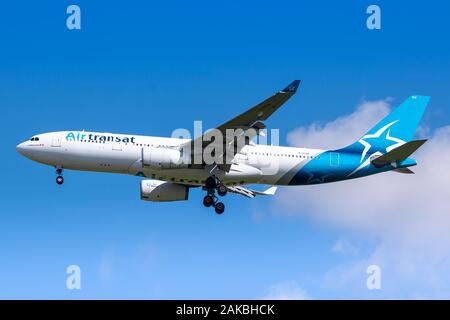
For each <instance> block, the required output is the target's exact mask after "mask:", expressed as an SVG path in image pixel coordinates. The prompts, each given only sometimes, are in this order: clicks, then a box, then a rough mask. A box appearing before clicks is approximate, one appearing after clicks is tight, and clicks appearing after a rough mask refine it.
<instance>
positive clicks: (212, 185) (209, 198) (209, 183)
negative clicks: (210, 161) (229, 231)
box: [203, 176, 228, 214]
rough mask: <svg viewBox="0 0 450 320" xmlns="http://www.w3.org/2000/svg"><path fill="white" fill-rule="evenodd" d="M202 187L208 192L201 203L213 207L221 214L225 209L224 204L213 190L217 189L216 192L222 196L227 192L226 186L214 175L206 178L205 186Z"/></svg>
mask: <svg viewBox="0 0 450 320" xmlns="http://www.w3.org/2000/svg"><path fill="white" fill-rule="evenodd" d="M203 189H204V190H206V191H207V192H208V194H207V195H206V196H205V197H204V198H203V205H204V206H205V207H207V208H209V207H214V210H215V211H216V213H217V214H222V213H223V212H224V211H225V205H224V204H223V203H222V202H219V201H218V198H217V197H216V195H215V191H216V190H217V194H218V195H219V196H221V197H223V196H225V195H226V194H227V191H228V189H227V187H226V186H225V185H224V184H223V183H221V182H220V181H219V180H218V179H217V178H216V177H214V176H211V177H208V178H207V179H206V181H205V187H204V188H203Z"/></svg>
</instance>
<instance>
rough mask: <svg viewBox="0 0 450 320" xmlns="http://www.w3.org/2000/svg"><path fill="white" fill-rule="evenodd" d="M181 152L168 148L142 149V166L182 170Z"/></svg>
mask: <svg viewBox="0 0 450 320" xmlns="http://www.w3.org/2000/svg"><path fill="white" fill-rule="evenodd" d="M182 160H183V159H182V156H181V152H180V151H179V150H175V149H169V148H142V166H143V167H150V168H152V169H174V168H182V167H186V166H187V165H184V164H183V161H182Z"/></svg>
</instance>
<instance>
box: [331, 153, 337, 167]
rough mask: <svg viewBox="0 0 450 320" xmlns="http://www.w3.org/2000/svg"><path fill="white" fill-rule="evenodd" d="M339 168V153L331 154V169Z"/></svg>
mask: <svg viewBox="0 0 450 320" xmlns="http://www.w3.org/2000/svg"><path fill="white" fill-rule="evenodd" d="M338 166H339V153H338V152H330V167H338Z"/></svg>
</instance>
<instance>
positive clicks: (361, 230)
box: [275, 100, 450, 298]
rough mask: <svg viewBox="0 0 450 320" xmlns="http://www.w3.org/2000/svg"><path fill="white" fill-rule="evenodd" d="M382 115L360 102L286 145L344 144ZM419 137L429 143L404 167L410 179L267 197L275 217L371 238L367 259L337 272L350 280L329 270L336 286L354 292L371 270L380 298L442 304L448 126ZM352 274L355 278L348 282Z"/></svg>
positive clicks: (383, 177) (449, 204)
mask: <svg viewBox="0 0 450 320" xmlns="http://www.w3.org/2000/svg"><path fill="white" fill-rule="evenodd" d="M369 109H372V110H369ZM388 110H389V108H388V105H387V101H386V100H384V101H375V102H364V103H363V104H362V105H361V106H359V107H358V108H357V109H356V111H355V112H354V113H352V114H350V115H348V116H345V117H341V118H339V119H337V120H335V121H332V122H330V123H327V124H324V125H312V126H309V127H306V128H298V129H296V130H295V131H294V132H292V133H291V134H289V139H288V140H289V142H290V143H291V144H292V145H297V146H298V145H305V146H309V147H329V148H335V147H339V146H342V145H347V144H349V143H351V142H352V141H355V140H356V139H357V138H359V136H361V135H362V134H363V133H364V132H365V131H367V129H369V128H370V127H371V126H372V125H373V124H375V123H376V122H378V120H380V119H381V118H382V117H383V115H385V114H386V113H387V111H388ZM424 132H428V133H429V134H430V135H431V136H430V140H429V141H428V142H427V143H426V144H425V145H424V146H423V147H422V148H421V149H419V150H418V151H417V152H416V153H415V154H414V157H415V159H416V160H417V162H418V166H416V167H414V168H412V169H413V170H414V171H415V172H416V174H415V175H405V174H398V173H394V172H387V173H382V174H379V175H374V176H370V177H365V178H362V179H355V180H349V181H344V182H338V183H332V184H324V185H316V186H300V187H291V188H285V189H284V190H283V192H280V193H279V195H278V197H277V198H275V199H276V200H275V201H278V203H277V206H280V205H281V206H283V207H284V208H285V209H286V210H277V212H282V213H280V214H284V215H290V216H299V215H300V216H303V217H308V218H310V219H313V220H316V221H320V222H321V223H323V222H325V223H328V224H331V225H335V226H337V227H340V228H344V229H345V230H352V231H354V232H355V233H356V234H357V235H358V237H360V238H363V239H366V240H369V239H370V240H373V239H377V241H378V245H377V246H376V248H375V249H374V252H373V253H372V254H371V255H369V256H368V257H365V258H363V259H360V260H359V261H355V262H354V263H353V264H352V265H347V266H345V269H346V270H350V271H349V272H350V274H348V272H347V274H344V272H342V271H343V270H342V268H341V267H342V266H341V267H340V266H338V267H337V268H336V269H334V270H330V274H332V275H333V276H331V277H329V278H331V279H339V278H340V280H339V281H341V282H342V283H341V284H342V286H341V287H343V288H344V287H346V286H348V285H349V284H351V283H353V284H355V288H361V286H360V280H361V279H360V274H361V272H363V274H362V277H363V278H365V274H364V272H365V267H364V266H367V265H369V264H372V263H375V264H378V265H380V266H382V270H384V274H385V277H384V279H385V280H384V288H385V289H386V290H384V293H386V294H387V295H389V294H390V295H392V297H398V296H400V297H414V296H421V297H422V296H429V297H446V298H449V297H450V279H449V278H448V270H449V269H450V126H447V127H442V128H439V129H436V130H434V131H433V130H425V131H422V133H424ZM328 142H329V143H328ZM293 199H295V200H293ZM299 204H301V206H299ZM356 270H357V271H356ZM352 272H353V273H355V272H358V275H357V276H355V277H352V276H351V274H352ZM339 275H341V277H339ZM343 279H344V280H343ZM356 279H358V280H356ZM339 281H337V283H339ZM388 293H389V294H388Z"/></svg>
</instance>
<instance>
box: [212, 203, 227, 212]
mask: <svg viewBox="0 0 450 320" xmlns="http://www.w3.org/2000/svg"><path fill="white" fill-rule="evenodd" d="M214 209H215V210H216V213H217V214H222V213H223V212H224V211H225V205H224V204H223V203H222V202H217V203H216V205H215V207H214Z"/></svg>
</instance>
